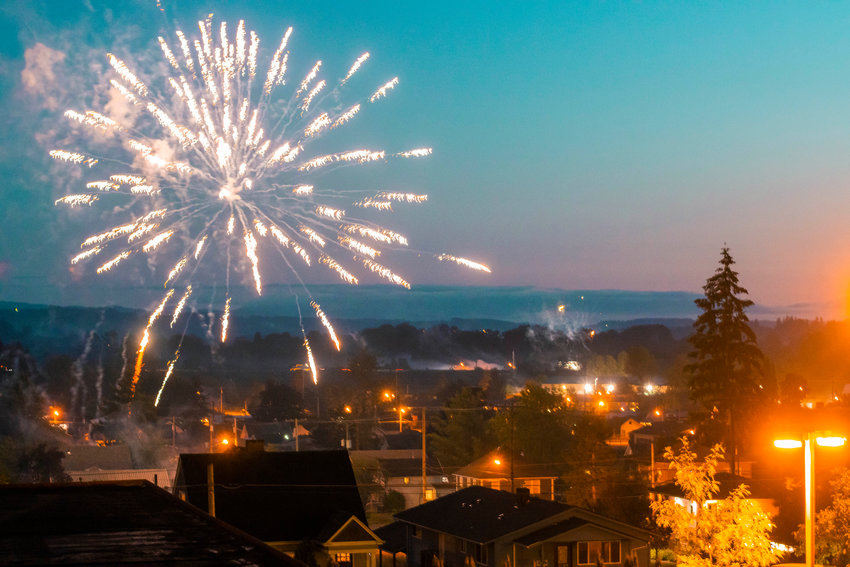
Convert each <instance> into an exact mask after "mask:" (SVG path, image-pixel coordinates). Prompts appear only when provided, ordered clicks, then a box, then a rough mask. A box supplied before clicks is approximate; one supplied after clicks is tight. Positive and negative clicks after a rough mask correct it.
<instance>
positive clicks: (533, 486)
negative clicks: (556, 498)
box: [522, 479, 540, 496]
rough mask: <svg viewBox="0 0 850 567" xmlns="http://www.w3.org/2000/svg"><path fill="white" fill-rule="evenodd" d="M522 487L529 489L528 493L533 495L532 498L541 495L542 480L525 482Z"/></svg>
mask: <svg viewBox="0 0 850 567" xmlns="http://www.w3.org/2000/svg"><path fill="white" fill-rule="evenodd" d="M522 485H523V486H524V487H526V488H527V489H528V493H529V494H531V495H532V496H535V495H537V494H540V480H539V479H535V480H531V479H528V480H524V481H523V482H522Z"/></svg>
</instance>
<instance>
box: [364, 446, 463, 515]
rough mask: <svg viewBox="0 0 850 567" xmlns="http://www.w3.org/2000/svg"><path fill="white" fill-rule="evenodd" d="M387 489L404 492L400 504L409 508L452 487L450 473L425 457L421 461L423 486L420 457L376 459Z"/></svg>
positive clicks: (453, 484) (447, 492)
mask: <svg viewBox="0 0 850 567" xmlns="http://www.w3.org/2000/svg"><path fill="white" fill-rule="evenodd" d="M378 466H379V467H380V470H381V473H382V475H383V480H384V485H385V487H386V489H387V490H394V491H396V492H398V493H400V494H401V495H402V496H404V507H405V508H412V507H413V506H418V505H419V504H422V502H423V495H424V502H428V501H430V500H434V499H435V498H439V497H440V496H445V495H446V494H449V493H450V492H454V490H455V482H454V479H453V478H452V476H451V475H450V474H449V473H448V472H446V471H445V470H444V469H443V467H441V466H440V465H439V463H437V462H434V461H430V460H428V461H427V462H426V463H425V490H424V491H423V490H422V459H421V457H420V458H412V459H411V458H407V459H378Z"/></svg>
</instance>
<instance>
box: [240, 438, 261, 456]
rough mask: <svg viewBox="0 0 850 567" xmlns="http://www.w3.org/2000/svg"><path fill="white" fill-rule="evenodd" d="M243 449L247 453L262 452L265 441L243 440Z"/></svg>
mask: <svg viewBox="0 0 850 567" xmlns="http://www.w3.org/2000/svg"><path fill="white" fill-rule="evenodd" d="M245 450H246V451H248V452H249V453H262V452H263V451H265V450H266V449H265V441H263V440H262V439H248V440H246V441H245Z"/></svg>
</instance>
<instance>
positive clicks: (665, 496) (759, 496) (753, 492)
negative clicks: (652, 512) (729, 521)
mask: <svg viewBox="0 0 850 567" xmlns="http://www.w3.org/2000/svg"><path fill="white" fill-rule="evenodd" d="M714 478H715V480H716V481H717V485H718V490H717V493H716V494H715V496H714V498H713V499H711V500H707V501H706V506H711V505H712V504H714V503H715V502H717V501H718V500H722V499H723V498H726V497H728V496H729V494H730V493H731V492H732V491H733V490H735V489H736V488H738V487H739V486H740V485H742V484H746V485H747V488H748V489H749V491H750V496H749V498H747V500H749V501H751V502H755V503H756V504H758V506H759V508H761V510H762V512H764V513H766V514H769V515H770V516H771V517H775V516H776V514H778V513H779V507H778V506H777V504H776V500H775V499H774V495H775V494H776V492H777V491H776V490H773V489H771V487H769V486H767V485H766V484H765V483H764V482H762V481H759V480H753V479H751V478H745V477H742V476H738V475H734V474H731V473H728V472H718V473H716V474H715V475H714ZM649 498H650V499H651V500H659V501H660V500H673V501H674V502H675V503H676V504H679V505H681V506H685V507H686V508H687V509H688V510H690V511H691V513H692V514H696V506H697V505H696V503H695V502H693V501H691V500H688V499H687V498H685V494H684V492H683V491H682V489H681V488H680V487H679V486H678V485H677V484H675V483H672V482H669V483H666V484H661V485H658V486H655V487H653V488H651V489H650V490H649Z"/></svg>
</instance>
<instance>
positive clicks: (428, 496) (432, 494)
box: [425, 486, 437, 502]
mask: <svg viewBox="0 0 850 567" xmlns="http://www.w3.org/2000/svg"><path fill="white" fill-rule="evenodd" d="M435 498H437V491H436V490H434V488H433V487H431V486H426V487H425V501H426V502H430V501H431V500H434V499H435Z"/></svg>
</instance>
